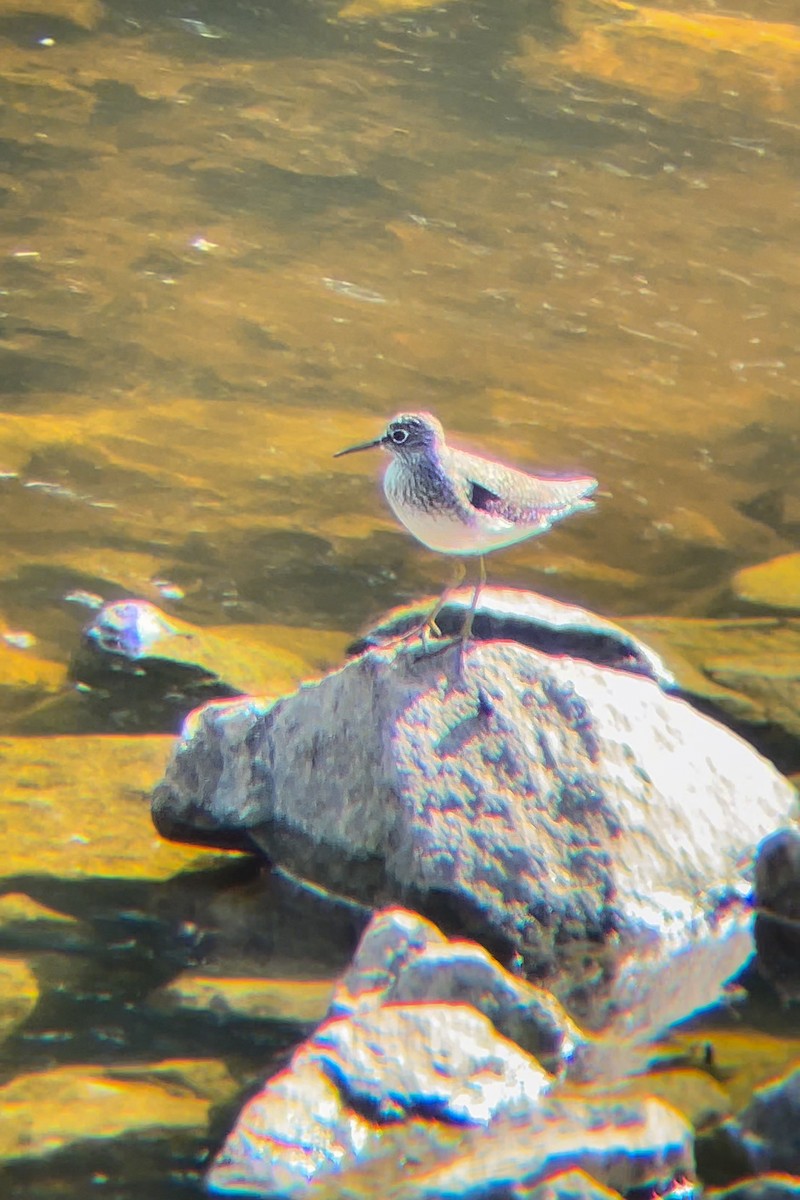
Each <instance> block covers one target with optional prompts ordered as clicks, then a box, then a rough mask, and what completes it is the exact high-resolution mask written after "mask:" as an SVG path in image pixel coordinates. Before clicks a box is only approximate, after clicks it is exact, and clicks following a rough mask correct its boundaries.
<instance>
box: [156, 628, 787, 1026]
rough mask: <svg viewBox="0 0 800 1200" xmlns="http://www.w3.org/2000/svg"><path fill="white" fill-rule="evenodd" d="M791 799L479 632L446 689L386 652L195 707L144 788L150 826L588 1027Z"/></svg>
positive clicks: (741, 884) (571, 669) (628, 704)
mask: <svg viewBox="0 0 800 1200" xmlns="http://www.w3.org/2000/svg"><path fill="white" fill-rule="evenodd" d="M794 807H795V793H794V790H793V788H792V787H791V786H790V785H789V783H787V781H786V780H784V779H783V778H782V777H781V776H780V775H779V774H778V773H777V772H776V771H775V770H774V768H772V767H771V766H770V764H769V763H767V762H766V760H764V759H762V758H761V757H760V756H759V755H758V754H757V753H756V752H755V751H753V750H752V748H751V747H750V746H748V745H747V744H746V743H745V742H744V741H742V740H741V739H739V738H738V737H736V736H735V735H733V734H732V733H730V732H729V731H728V730H726V729H724V728H722V727H721V726H719V725H717V724H716V723H715V722H713V721H711V720H710V719H708V718H706V717H704V716H702V715H700V714H699V713H697V712H695V711H694V710H693V709H692V708H691V707H690V706H689V705H687V704H686V703H684V702H683V701H681V700H679V699H676V698H673V697H670V696H667V695H665V694H664V693H663V692H662V691H661V690H660V688H659V687H658V686H657V685H656V684H655V683H654V682H652V681H651V680H649V679H645V678H642V677H640V676H636V675H629V674H627V673H624V672H622V671H619V670H612V669H608V668H602V667H598V666H595V665H593V664H590V663H587V662H584V661H580V660H578V659H574V658H569V657H566V656H554V655H546V654H543V653H540V652H537V651H534V650H531V649H526V648H523V647H520V646H517V645H512V644H509V643H497V642H493V643H485V644H481V643H476V644H471V645H470V647H469V649H468V652H467V656H466V683H465V684H464V686H463V687H462V686H460V685H459V684H458V681H457V652H456V649H455V648H451V649H449V650H445V651H443V652H440V653H438V654H435V655H428V656H423V657H420V656H419V654H417V653H415V652H414V650H413V648H411V647H409V646H408V645H404V646H402V648H401V649H400V650H398V649H388V648H387V649H383V650H374V651H371V652H370V653H368V654H365V655H363V656H362V657H361V658H358V659H356V660H355V661H353V662H351V663H348V664H347V665H346V666H345V667H344V668H343V669H342V670H340V671H337V672H335V673H333V674H331V675H328V676H327V677H326V678H325V679H323V680H322V681H320V682H319V683H317V684H312V685H306V686H303V687H301V688H300V690H299V691H297V692H295V693H294V694H293V695H291V696H287V697H285V698H284V699H282V700H280V701H278V702H277V703H275V704H273V705H268V704H265V703H264V704H260V703H259V702H258V701H254V700H240V701H233V702H230V703H215V704H211V705H208V706H206V707H205V708H204V709H201V710H199V712H197V713H195V714H194V715H193V717H192V718H191V720H190V723H189V726H188V728H187V730H186V732H185V734H184V737H183V739H182V740H181V741H180V743H179V744H178V746H177V748H176V750H175V753H174V755H173V758H172V761H171V763H170V765H169V767H168V770H167V773H166V776H165V779H164V781H163V782H162V784H161V785H160V786H159V787H158V788H157V789H156V791H155V794H154V797H153V816H154V820H155V822H156V825H157V827H158V828H159V830H160V831H161V832H162V833H164V834H165V835H166V836H172V837H184V838H189V839H190V840H194V839H196V838H198V837H202V839H203V840H208V841H212V842H213V841H215V840H219V842H220V844H224V845H231V844H235V843H236V840H237V839H240V840H241V842H242V843H243V844H244V843H246V842H247V841H248V840H249V839H252V841H254V842H255V843H256V844H258V845H259V846H260V847H261V848H262V849H263V850H264V851H265V853H266V854H267V855H268V856H269V858H270V859H271V860H272V861H273V862H275V863H278V864H280V865H281V866H284V867H286V868H287V869H288V870H290V871H292V872H293V873H295V874H296V875H298V876H300V877H302V878H305V879H308V880H311V881H313V882H314V883H316V884H318V885H320V886H322V887H324V888H328V889H329V890H332V891H334V892H341V893H342V894H344V895H347V896H350V897H351V898H353V899H355V900H359V901H362V902H364V903H367V904H371V905H380V904H384V903H394V902H399V903H402V904H406V905H410V906H411V907H414V908H416V909H418V910H420V911H422V912H424V913H426V914H427V915H429V916H431V917H432V918H433V919H434V920H437V922H438V923H440V924H442V923H443V924H444V927H445V928H450V929H457V930H458V931H460V932H464V933H466V934H468V935H470V936H473V937H476V938H477V940H479V941H481V942H482V943H483V944H485V945H486V946H487V947H489V948H490V949H493V950H496V951H499V952H500V953H501V954H502V955H504V956H506V957H507V958H508V959H511V958H512V957H513V956H517V957H518V960H519V961H520V963H521V965H522V966H523V968H524V970H525V971H526V973H527V974H528V976H529V977H530V978H537V979H538V980H540V981H541V980H544V981H546V982H547V984H548V986H549V987H551V988H553V989H554V990H556V992H557V993H558V994H559V995H561V996H568V997H569V999H570V1004H571V1006H572V1007H571V1011H573V1013H575V1014H576V1015H579V1017H580V1019H582V1020H583V1021H584V1022H588V1023H590V1024H591V1025H593V1026H598V1025H601V1024H602V1023H603V1022H604V1021H605V1020H606V1018H607V1015H608V1010H607V1005H608V1004H609V1003H613V990H614V984H615V980H616V979H617V978H619V977H621V975H624V966H625V963H626V961H630V958H631V956H633V957H635V958H637V959H638V960H639V961H640V962H642V961H643V960H644V959H647V960H649V962H650V963H651V965H653V966H660V965H663V961H664V958H665V956H672V955H674V954H677V953H679V952H681V951H682V950H685V949H686V948H687V947H690V946H691V945H693V944H695V943H696V942H697V941H698V940H703V939H708V938H712V939H713V937H714V936H715V930H716V928H717V926H716V918H717V916H718V914H719V912H720V911H721V910H723V909H724V910H726V911H727V912H728V913H730V911H731V910H732V908H735V907H736V905H737V903H738V904H739V906H740V911H743V907H742V905H741V903H740V902H739V901H737V899H736V897H737V895H739V894H741V893H742V892H743V891H744V890H746V888H747V886H748V885H747V879H748V875H749V869H748V867H747V863H748V862H749V859H750V857H751V856H752V854H753V851H754V849H755V847H756V845H757V843H758V842H759V841H760V840H761V839H762V838H763V837H764V836H766V835H767V834H769V833H771V832H772V831H774V830H775V829H777V828H778V827H780V826H782V825H785V824H787V823H788V821H789V819H790V815H791V813H792V812H793V810H794ZM731 812H736V814H737V818H736V820H735V821H732V820H731V819H730V814H731ZM743 919H746V918H745V917H743ZM746 945H747V940H746V939H743V941H742V947H741V950H740V957H739V959H738V961H734V962H732V963H731V964H730V971H729V973H730V972H732V971H735V970H736V969H737V966H738V965H739V964H740V963H741V961H742V958H743V957H746V955H747V953H748V952H749V951H748V949H747V948H745V947H746ZM712 998H713V996H712V997H709V998H708V999H706V1001H705V1002H706V1003H708V1002H710V999H712ZM694 1004H695V1000H694V998H693V1000H692V1004H691V1005H690V1007H693V1006H694ZM684 1011H687V1010H686V1009H684ZM677 1015H678V1014H677V1013H676V1014H675V1016H676V1017H677ZM673 1019H675V1018H673Z"/></svg>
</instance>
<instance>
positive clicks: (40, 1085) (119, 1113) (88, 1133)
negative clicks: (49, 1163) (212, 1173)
mask: <svg viewBox="0 0 800 1200" xmlns="http://www.w3.org/2000/svg"><path fill="white" fill-rule="evenodd" d="M235 1088H236V1085H235V1083H234V1081H233V1079H232V1078H231V1076H230V1075H229V1073H228V1071H227V1070H226V1068H225V1067H224V1066H223V1065H222V1064H221V1063H216V1062H213V1061H210V1060H197V1061H194V1060H177V1059H176V1060H165V1061H163V1062H155V1063H140V1064H137V1065H135V1066H131V1065H130V1064H119V1065H108V1066H100V1065H98V1066H63V1067H55V1068H53V1069H52V1070H49V1071H37V1072H33V1073H31V1074H28V1075H18V1076H17V1077H16V1078H14V1079H12V1080H11V1081H10V1082H9V1083H6V1084H5V1085H4V1086H2V1087H0V1107H2V1111H3V1120H2V1122H0V1161H4V1160H5V1161H9V1160H14V1161H18V1160H20V1159H28V1160H32V1159H38V1158H41V1157H43V1156H45V1155H49V1154H53V1153H54V1152H56V1151H58V1150H62V1149H64V1148H66V1147H68V1146H71V1145H75V1144H76V1143H80V1142H90V1141H91V1142H97V1141H98V1140H105V1139H109V1140H111V1139H115V1140H116V1139H120V1138H125V1137H142V1136H147V1137H148V1138H150V1139H153V1138H157V1137H159V1136H166V1135H169V1134H174V1133H195V1134H203V1133H204V1132H205V1130H206V1127H207V1124H208V1118H209V1113H210V1110H211V1106H212V1105H213V1104H220V1103H222V1102H224V1101H227V1100H229V1099H230V1098H231V1097H232V1095H233V1094H234V1092H235Z"/></svg>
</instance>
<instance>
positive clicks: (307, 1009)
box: [150, 971, 333, 1024]
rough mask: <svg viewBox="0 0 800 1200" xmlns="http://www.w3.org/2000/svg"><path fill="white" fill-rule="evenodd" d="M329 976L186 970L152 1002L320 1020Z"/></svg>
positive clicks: (223, 1013)
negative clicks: (285, 976)
mask: <svg viewBox="0 0 800 1200" xmlns="http://www.w3.org/2000/svg"><path fill="white" fill-rule="evenodd" d="M332 988H333V984H332V983H331V982H330V981H329V980H324V979H323V980H306V979H272V978H253V977H240V978H233V977H230V976H224V975H220V976H216V975H208V974H203V973H201V972H196V971H186V972H184V973H182V974H181V975H179V976H178V977H177V978H176V979H172V980H170V982H169V983H168V984H167V985H166V986H165V987H163V988H161V989H159V991H158V992H156V993H155V994H154V995H153V996H152V997H151V1000H150V1002H151V1003H152V1004H153V1005H155V1006H156V1007H157V1008H161V1009H163V1010H165V1011H171V1012H175V1011H186V1012H208V1013H211V1014H213V1015H214V1016H217V1017H219V1018H220V1019H221V1020H225V1019H227V1018H229V1017H247V1018H251V1019H254V1020H260V1021H296V1022H298V1023H301V1024H308V1023H316V1022H318V1021H321V1020H322V1018H323V1017H324V1016H325V1013H326V1011H327V1008H328V1004H329V1003H330V998H331V991H332Z"/></svg>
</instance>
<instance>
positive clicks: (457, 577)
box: [420, 558, 467, 649]
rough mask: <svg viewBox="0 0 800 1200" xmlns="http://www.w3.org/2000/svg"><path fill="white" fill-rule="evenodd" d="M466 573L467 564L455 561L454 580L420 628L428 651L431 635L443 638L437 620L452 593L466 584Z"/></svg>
mask: <svg viewBox="0 0 800 1200" xmlns="http://www.w3.org/2000/svg"><path fill="white" fill-rule="evenodd" d="M466 573H467V567H466V564H465V563H464V561H463V560H462V559H460V558H457V559H456V561H455V564H454V566H453V578H452V579H451V580H450V583H449V584H448V585H447V587H446V588H445V589H444V591H443V592H442V594H441V596H440V597H439V599H438V600H437V601H436V603H435V604H434V606H433V608H432V609H431V611H430V612H429V613H428V615H427V617H426V618H425V620H424V621H423V623H422V626H421V628H420V632H421V635H422V645H423V648H424V649H427V646H428V641H427V639H428V636H429V635H431V634H433V636H434V637H437V638H440V637H441V636H442V631H441V629H440V628H439V626H438V625H437V624H436V618H437V617H438V615H439V613H440V612H441V611H442V609H443V608H444V606H445V604H446V603H447V597H448V596H449V595H450V593H451V592H452V591H455V589H456V588H457V587H459V586H460V585H461V584H462V583H463V582H464V576H465V575H466Z"/></svg>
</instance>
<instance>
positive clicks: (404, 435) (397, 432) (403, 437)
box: [390, 429, 408, 446]
mask: <svg viewBox="0 0 800 1200" xmlns="http://www.w3.org/2000/svg"><path fill="white" fill-rule="evenodd" d="M390 437H391V439H392V441H393V442H394V444H395V446H402V444H403V442H407V441H408V430H407V429H393V430H392V432H391V434H390Z"/></svg>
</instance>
